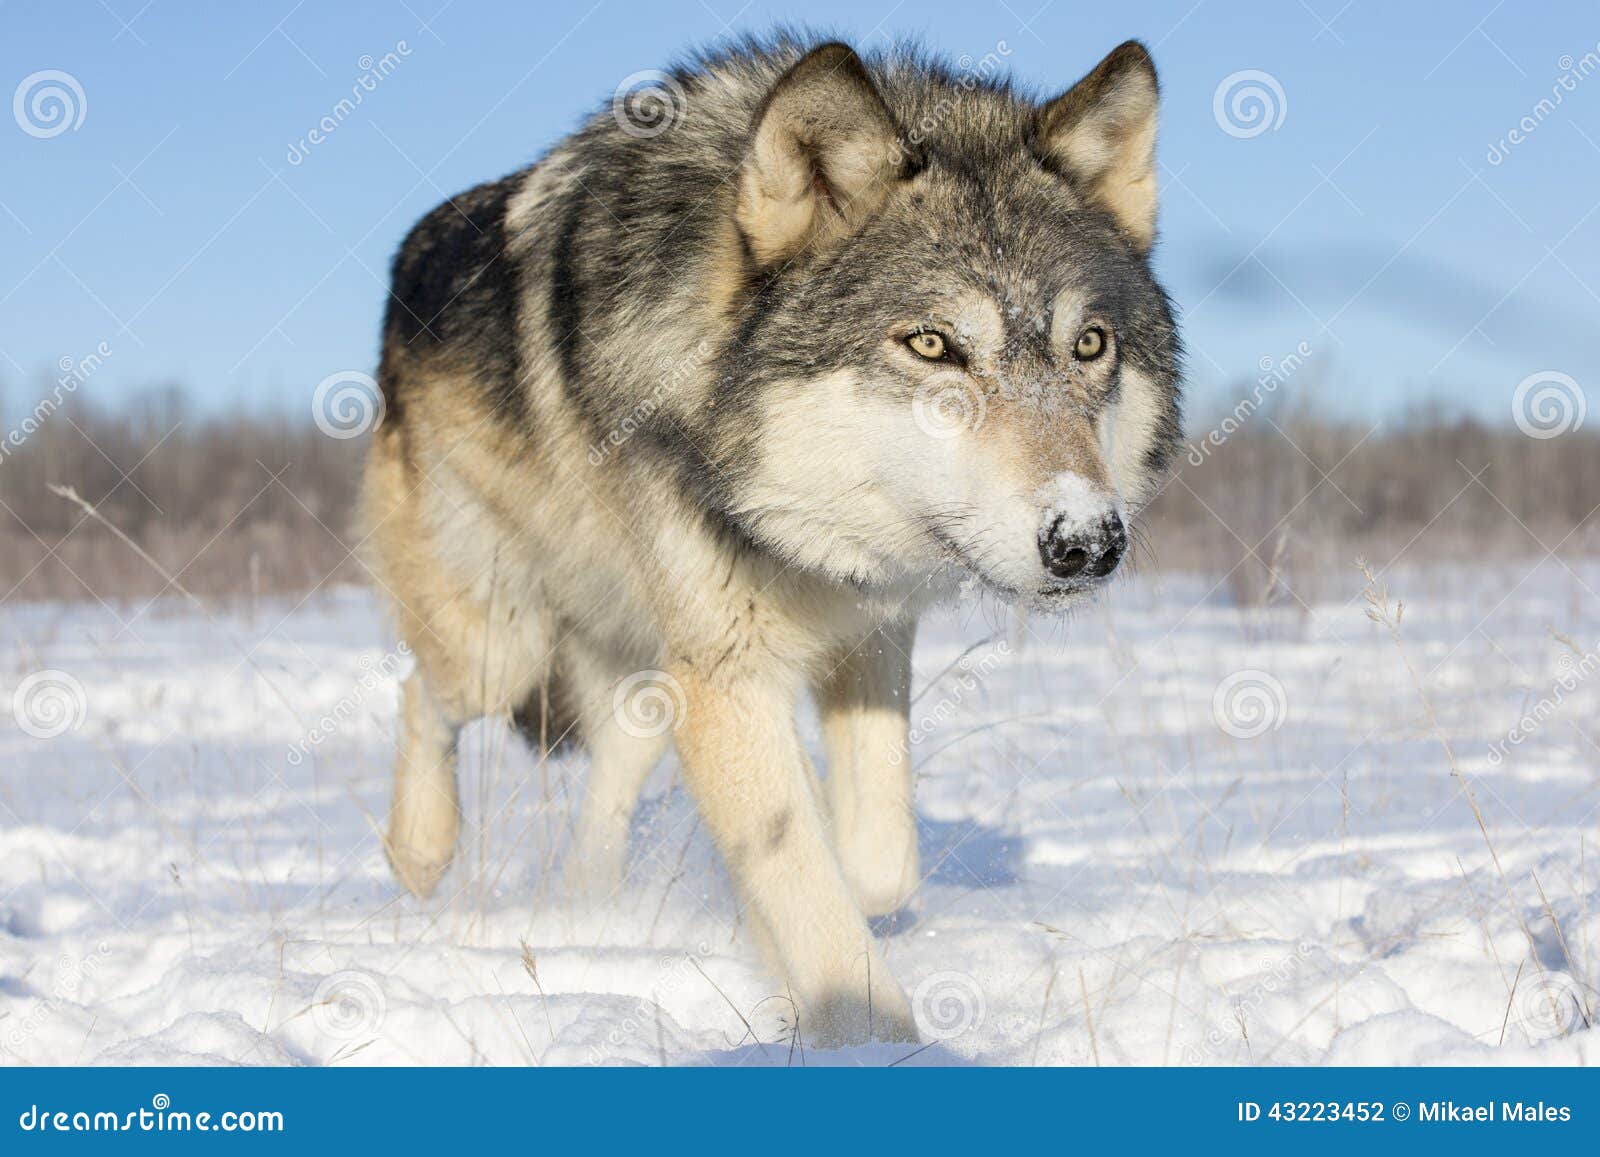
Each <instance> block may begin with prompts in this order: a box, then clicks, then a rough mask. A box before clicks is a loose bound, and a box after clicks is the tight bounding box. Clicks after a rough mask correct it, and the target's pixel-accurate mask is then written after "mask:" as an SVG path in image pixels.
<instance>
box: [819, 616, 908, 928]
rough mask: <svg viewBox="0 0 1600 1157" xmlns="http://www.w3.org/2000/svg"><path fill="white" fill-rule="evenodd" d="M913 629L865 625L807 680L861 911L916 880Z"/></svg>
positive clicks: (844, 859) (879, 905) (900, 899)
mask: <svg viewBox="0 0 1600 1157" xmlns="http://www.w3.org/2000/svg"><path fill="white" fill-rule="evenodd" d="M915 633H916V624H915V623H913V622H909V621H908V622H905V623H896V624H892V625H890V626H886V627H881V628H879V629H878V630H876V631H873V632H872V633H871V634H870V635H868V636H867V637H866V638H865V639H863V640H862V641H861V642H860V643H859V644H857V645H856V646H854V647H852V648H851V649H850V650H849V651H847V652H845V653H844V654H842V655H840V656H837V657H836V658H834V659H833V660H832V661H831V663H830V665H829V666H828V667H825V668H824V671H823V673H822V675H821V677H820V678H819V679H818V680H817V682H816V686H815V693H816V698H817V709H818V711H819V713H820V714H821V716H822V737H823V743H824V744H825V746H826V748H827V753H828V798H829V802H830V805H831V808H832V812H833V837H834V843H835V846H836V847H837V848H838V850H839V862H840V866H841V867H842V868H843V869H844V874H845V878H846V879H847V880H849V881H850V886H851V888H853V889H854V891H855V894H856V898H857V899H858V900H860V902H861V906H862V908H863V909H864V910H865V911H866V914H867V915H868V916H884V915H887V914H889V913H890V912H894V911H897V910H898V909H899V908H900V907H901V906H902V905H903V904H904V903H905V902H906V901H907V900H908V899H910V897H911V894H912V893H913V892H914V891H916V888H917V884H918V883H919V878H918V862H917V819H916V811H915V809H914V807H913V804H912V800H911V782H912V781H911V742H910V725H909V716H910V704H911V647H912V641H913V636H914V635H915Z"/></svg>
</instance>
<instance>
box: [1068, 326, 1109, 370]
mask: <svg viewBox="0 0 1600 1157" xmlns="http://www.w3.org/2000/svg"><path fill="white" fill-rule="evenodd" d="M1072 352H1073V353H1074V354H1075V355H1076V356H1077V359H1078V360H1079V361H1080V362H1092V361H1094V359H1095V358H1097V357H1099V356H1100V355H1101V354H1103V353H1105V352H1106V331H1105V330H1103V329H1101V328H1100V327H1099V326H1097V325H1091V326H1090V327H1089V328H1088V329H1086V330H1084V331H1083V332H1082V333H1080V334H1079V335H1078V344H1077V345H1075V346H1073V347H1072Z"/></svg>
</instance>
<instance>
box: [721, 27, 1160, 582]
mask: <svg viewBox="0 0 1600 1157" xmlns="http://www.w3.org/2000/svg"><path fill="white" fill-rule="evenodd" d="M1156 105H1157V87H1156V76H1155V71H1154V68H1153V67H1152V65H1151V62H1150V58H1149V55H1148V54H1147V53H1146V52H1145V50H1144V48H1143V47H1142V46H1140V45H1139V44H1136V43H1132V42H1130V43H1128V44H1124V45H1122V46H1121V47H1120V48H1118V49H1116V50H1115V51H1114V52H1112V53H1111V55H1110V56H1108V57H1106V59H1105V60H1104V61H1102V62H1101V63H1100V65H1099V66H1097V67H1096V68H1095V69H1094V70H1093V71H1092V72H1091V73H1089V75H1088V76H1086V77H1085V78H1084V79H1083V80H1081V81H1080V82H1079V83H1078V84H1077V85H1075V86H1074V87H1072V88H1071V89H1070V90H1068V91H1067V92H1066V93H1065V94H1064V95H1061V96H1059V97H1057V98H1055V99H1054V100H1050V101H1047V102H1044V103H1034V102H1031V101H1027V100H1024V99H1022V98H1020V97H1018V96H1017V95H1015V94H1014V93H1013V92H1011V91H1010V90H1009V89H1007V88H1006V87H1004V86H1002V85H996V84H992V83H990V82H988V81H987V80H983V81H978V80H975V79H973V78H970V77H964V76H959V75H955V74H951V73H948V72H944V71H942V70H939V69H937V68H934V67H930V66H929V65H928V64H927V63H925V62H921V61H917V60H914V59H911V58H909V57H891V58H888V59H885V60H882V61H878V62H875V63H874V64H873V65H872V66H871V67H870V68H869V67H868V66H867V65H865V64H863V62H862V61H861V60H860V59H859V58H858V57H857V56H856V54H855V53H854V52H853V51H852V50H851V49H849V48H848V47H846V46H845V45H842V44H824V45H822V46H820V47H818V48H815V49H814V50H812V51H811V52H809V53H808V54H807V55H805V56H804V57H803V58H801V59H800V60H799V61H798V62H797V63H795V64H794V65H793V66H792V67H791V68H790V69H789V70H788V71H787V73H785V74H784V75H783V77H782V78H781V79H780V80H778V81H777V83H776V84H775V85H774V86H773V88H772V89H771V91H770V93H769V94H768V96H767V98H766V101H765V103H764V104H763V105H762V107H761V109H760V110H759V112H758V113H757V115H756V118H755V122H754V125H753V128H752V132H751V136H750V140H749V144H748V148H747V152H746V154H745V156H744V159H743V162H742V164H741V167H740V169H739V172H738V179H737V188H736V191H735V205H734V210H733V214H734V218H735V223H736V226H737V229H738V232H739V234H740V236H741V238H742V240H743V245H744V247H745V250H746V252H747V254H748V255H749V259H750V260H751V261H752V262H753V263H754V264H755V265H756V266H757V268H758V270H759V272H758V275H757V277H756V281H755V284H756V288H755V290H754V295H753V298H752V300H751V301H750V302H749V303H748V306H747V308H746V309H745V310H744V311H743V314H742V322H741V325H740V329H739V332H738V333H737V335H736V336H735V338H734V341H733V343H732V351H733V352H732V354H731V357H732V365H731V369H730V371H729V373H730V378H731V379H736V380H738V382H739V383H740V385H741V392H742V393H743V396H744V397H746V398H750V399H753V400H752V401H750V402H749V403H748V409H749V413H748V414H747V415H746V420H745V421H744V422H743V423H741V427H742V430H743V433H742V436H741V438H740V445H739V446H738V448H737V453H736V456H735V460H736V463H737V464H736V466H734V468H733V475H734V477H736V479H737V482H736V484H735V485H734V486H733V488H732V492H731V493H730V494H729V496H728V498H729V502H728V506H729V509H730V513H732V515H733V516H734V517H735V518H736V519H738V521H739V522H740V523H741V524H742V525H743V526H744V527H745V528H746V529H747V530H749V531H750V533H752V534H753V535H754V536H755V537H756V538H757V539H758V540H759V541H762V542H764V543H767V544H768V545H770V546H772V547H774V548H776V549H778V550H780V551H781V552H783V553H784V554H785V555H787V556H788V557H790V558H791V559H793V560H795V561H796V562H798V563H800V564H802V565H806V566H810V567H813V568H817V569H822V570H825V571H827V572H829V573H832V574H835V575H836V576H838V577H840V578H845V579H849V580H851V581H856V582H859V583H863V584H866V585H875V584H880V583H885V582H891V581H897V580H900V579H903V578H905V577H906V576H915V575H918V574H921V573H928V572H933V571H937V570H938V569H940V568H941V567H942V566H945V565H947V564H955V565H956V566H958V567H959V568H961V569H962V570H964V571H966V572H970V573H971V574H973V575H976V576H977V577H978V578H979V579H980V580H981V581H982V582H983V583H984V584H985V585H986V586H987V587H989V588H990V589H991V590H993V591H996V592H998V593H1000V594H1001V595H1003V596H1005V597H1007V598H1009V599H1013V600H1020V601H1026V602H1029V603H1033V604H1035V605H1039V606H1044V607H1062V606H1065V605H1067V604H1069V603H1071V602H1072V601H1073V600H1074V599H1075V597H1076V596H1078V595H1080V594H1081V593H1082V592H1085V591H1087V590H1089V589H1091V588H1093V587H1094V586H1096V585H1098V584H1099V583H1100V582H1102V581H1103V580H1104V579H1105V578H1106V577H1107V576H1108V575H1110V574H1111V573H1112V572H1113V571H1114V570H1115V569H1116V568H1117V566H1118V564H1119V562H1120V561H1121V560H1122V558H1123V555H1124V554H1125V552H1126V549H1127V544H1128V535H1129V529H1130V527H1129V523H1130V520H1131V519H1132V518H1133V516H1134V514H1135V513H1136V512H1137V510H1138V509H1139V506H1140V504H1141V503H1142V502H1144V501H1146V500H1147V499H1148V498H1149V497H1150V496H1151V494H1152V493H1153V491H1154V489H1155V487H1156V485H1157V484H1158V481H1159V478H1160V476H1161V474H1162V472H1163V471H1164V469H1165V467H1166V465H1167V463H1168V460H1169V458H1170V456H1171V453H1172V449H1173V447H1174V446H1175V445H1176V441H1177V438H1178V405H1177V400H1178V380H1179V361H1180V355H1179V350H1178V342H1177V333H1176V329H1175V326H1174V322H1173V318H1172V312H1171V309H1170V307H1169V304H1168V301H1167V298H1166V296H1165V294H1164V293H1163V292H1162V290H1161V288H1160V286H1159V285H1157V283H1156V281H1155V279H1154V277H1153V276H1152V274H1151V271H1150V266H1149V261H1148V256H1149V250H1150V246H1151V243H1152V240H1153V237H1154V233H1155V214H1156V195H1155V174H1154V144H1155V125H1156Z"/></svg>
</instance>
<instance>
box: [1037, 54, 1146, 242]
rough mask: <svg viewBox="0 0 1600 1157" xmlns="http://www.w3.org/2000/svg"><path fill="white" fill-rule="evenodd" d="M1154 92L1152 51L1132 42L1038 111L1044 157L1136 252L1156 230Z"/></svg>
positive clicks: (1039, 136) (1040, 141)
mask: <svg viewBox="0 0 1600 1157" xmlns="http://www.w3.org/2000/svg"><path fill="white" fill-rule="evenodd" d="M1156 94H1157V88H1156V68H1155V65H1154V64H1152V63H1151V61H1150V53H1149V52H1147V51H1146V50H1145V47H1144V45H1142V44H1140V43H1139V42H1138V41H1137V40H1130V41H1128V42H1127V43H1126V44H1122V45H1119V46H1118V47H1117V48H1115V49H1113V50H1112V52H1111V55H1109V56H1107V57H1106V58H1105V59H1104V60H1102V61H1101V62H1100V63H1099V64H1097V65H1096V66H1095V68H1094V71H1093V72H1091V73H1090V74H1089V75H1088V76H1086V77H1084V78H1083V79H1082V80H1080V81H1079V82H1078V83H1077V84H1075V85H1073V86H1072V88H1070V89H1069V90H1067V91H1066V92H1065V93H1063V94H1062V95H1061V96H1058V97H1056V99H1055V100H1053V101H1051V102H1050V103H1049V104H1046V105H1044V106H1043V107H1042V108H1040V109H1039V110H1038V114H1037V115H1038V121H1037V125H1038V140H1039V144H1040V147H1041V148H1042V149H1043V151H1044V153H1045V155H1046V157H1047V158H1048V159H1049V160H1051V161H1054V162H1055V163H1056V164H1059V165H1060V166H1061V167H1062V168H1064V169H1065V170H1066V171H1067V172H1068V173H1070V174H1071V175H1072V176H1073V177H1074V178H1076V179H1077V180H1078V181H1080V182H1082V186H1083V189H1084V191H1085V192H1086V193H1087V194H1088V195H1089V197H1090V198H1091V199H1092V200H1093V201H1094V202H1095V204H1096V205H1098V206H1099V207H1100V208H1102V209H1105V210H1106V211H1108V212H1109V213H1110V214H1111V215H1112V217H1114V218H1115V219H1116V221H1117V224H1119V225H1121V226H1122V228H1123V230H1124V231H1125V232H1126V233H1127V234H1128V236H1129V237H1130V238H1131V239H1132V241H1133V243H1134V244H1135V245H1136V246H1137V247H1138V248H1139V251H1140V252H1145V251H1147V250H1148V249H1149V248H1150V243H1151V241H1153V240H1154V239H1155V232H1156V174H1155V146H1156V104H1157V95H1156Z"/></svg>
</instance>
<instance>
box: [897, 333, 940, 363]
mask: <svg viewBox="0 0 1600 1157" xmlns="http://www.w3.org/2000/svg"><path fill="white" fill-rule="evenodd" d="M906 345H908V346H910V347H911V352H912V353H914V354H916V355H917V356H918V357H923V358H927V359H928V360H929V361H930V362H936V361H940V360H941V359H942V358H943V357H944V355H945V353H946V347H945V344H944V335H943V334H937V333H934V332H932V331H931V330H925V331H923V332H922V333H914V334H912V335H911V336H910V337H908V338H906Z"/></svg>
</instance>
